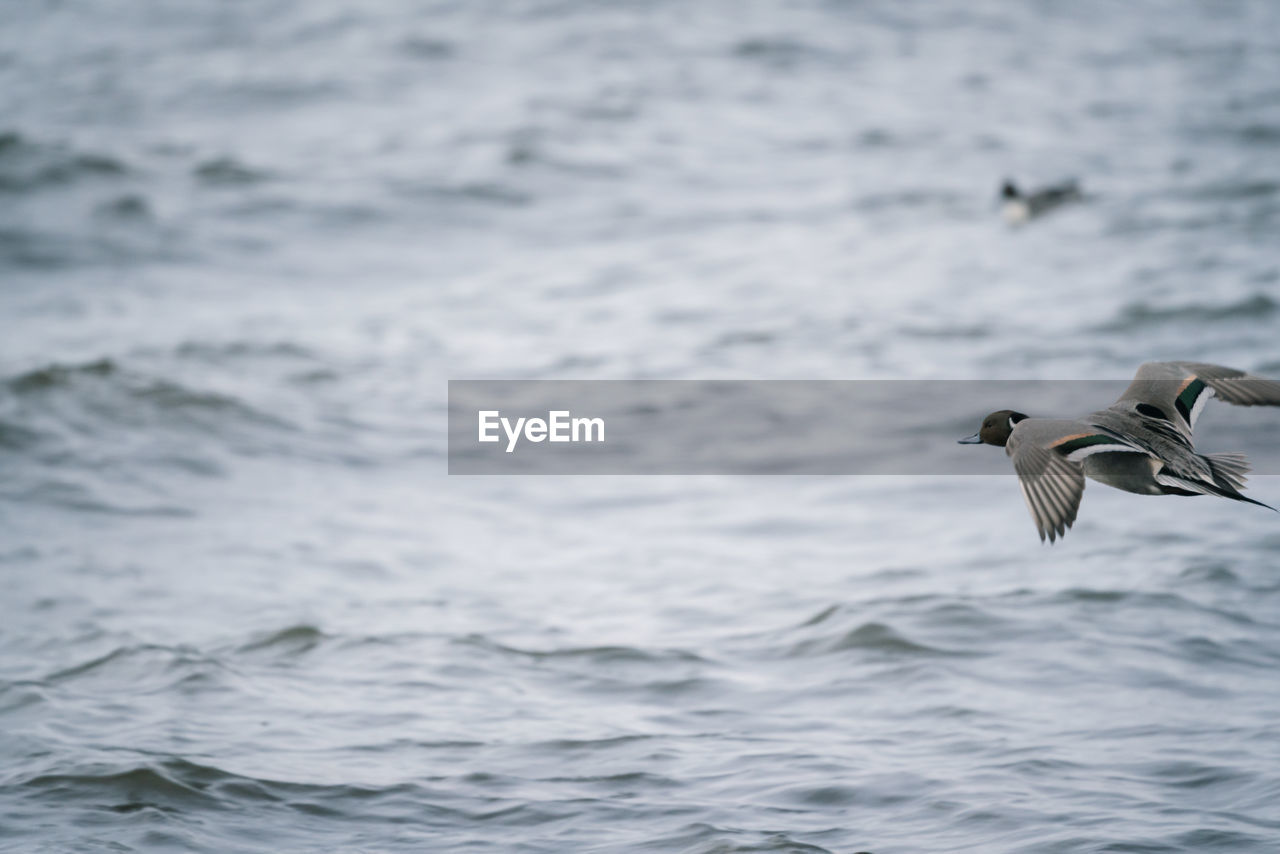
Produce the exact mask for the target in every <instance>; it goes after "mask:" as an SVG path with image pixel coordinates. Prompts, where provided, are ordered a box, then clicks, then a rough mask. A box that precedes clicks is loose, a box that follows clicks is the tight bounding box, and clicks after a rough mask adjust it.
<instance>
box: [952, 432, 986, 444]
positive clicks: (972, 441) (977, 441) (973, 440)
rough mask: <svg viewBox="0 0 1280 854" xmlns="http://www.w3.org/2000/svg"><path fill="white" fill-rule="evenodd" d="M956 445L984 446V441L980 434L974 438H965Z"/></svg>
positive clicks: (974, 435)
mask: <svg viewBox="0 0 1280 854" xmlns="http://www.w3.org/2000/svg"><path fill="white" fill-rule="evenodd" d="M956 444H958V445H981V444H982V439H981V438H980V437H979V436H978V434H977V433H974V434H973V435H972V436H966V437H965V438H963V439H961V440H960V441H959V442H957V443H956Z"/></svg>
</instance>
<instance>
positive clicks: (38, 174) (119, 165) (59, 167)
mask: <svg viewBox="0 0 1280 854" xmlns="http://www.w3.org/2000/svg"><path fill="white" fill-rule="evenodd" d="M129 172H130V169H129V167H128V166H127V165H126V164H125V163H124V162H123V161H121V160H118V159H117V158H115V157H112V156H110V155H106V154H100V153H97V152H80V151H75V150H74V149H72V148H71V147H69V146H67V145H65V144H62V143H50V142H37V141H34V140H31V139H28V138H27V137H26V136H24V135H22V134H20V133H18V132H17V131H6V132H0V193H32V192H37V191H40V190H43V189H46V188H49V187H58V186H65V185H68V184H72V183H75V182H78V181H83V180H102V179H114V178H121V177H124V176H126V175H128V174H129Z"/></svg>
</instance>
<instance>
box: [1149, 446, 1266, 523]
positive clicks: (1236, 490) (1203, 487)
mask: <svg viewBox="0 0 1280 854" xmlns="http://www.w3.org/2000/svg"><path fill="white" fill-rule="evenodd" d="M1201 459H1203V460H1204V461H1205V462H1206V463H1207V464H1208V466H1209V471H1210V473H1211V474H1212V476H1213V480H1212V481H1208V480H1203V479H1201V478H1198V477H1186V476H1180V475H1176V474H1174V473H1172V472H1170V471H1169V470H1168V469H1167V468H1163V469H1161V470H1160V471H1159V473H1157V474H1156V482H1157V483H1160V484H1163V485H1164V486H1167V487H1169V488H1170V489H1172V490H1179V491H1181V494H1183V495H1185V494H1187V493H1191V494H1195V495H1216V496H1218V497H1219V498H1230V499H1231V500H1232V501H1243V502H1244V503H1246V504H1256V505H1258V506H1259V507H1265V508H1267V509H1268V510H1273V511H1275V512H1277V513H1280V510H1276V508H1274V507H1272V506H1271V505H1270V504H1264V503H1263V502H1261V501H1255V500H1254V499H1252V498H1249V497H1248V496H1247V495H1241V494H1240V490H1241V489H1242V488H1243V487H1244V482H1245V480H1247V478H1246V477H1245V476H1244V475H1245V472H1247V471H1249V462H1248V460H1246V459H1245V456H1244V454H1207V455H1205V456H1203V457H1201Z"/></svg>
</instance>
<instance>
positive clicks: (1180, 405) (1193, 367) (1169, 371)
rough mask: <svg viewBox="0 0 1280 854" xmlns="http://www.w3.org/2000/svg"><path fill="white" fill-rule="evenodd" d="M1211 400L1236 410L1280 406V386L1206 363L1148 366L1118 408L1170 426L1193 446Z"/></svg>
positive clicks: (1127, 389) (1141, 367)
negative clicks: (1127, 408)
mask: <svg viewBox="0 0 1280 854" xmlns="http://www.w3.org/2000/svg"><path fill="white" fill-rule="evenodd" d="M1211 397H1217V398H1218V399H1220V400H1224V401H1226V402H1227V403H1233V404H1235V405H1236V406H1280V382H1276V381H1275V380H1269V379H1267V378H1265V377H1257V376H1254V375H1252V374H1250V373H1247V372H1245V371H1239V370H1236V369H1235V368H1227V367H1224V366H1222V365H1210V364H1207V363H1204V362H1146V363H1144V364H1143V365H1141V366H1139V368H1138V373H1137V374H1136V375H1135V376H1134V378H1133V382H1131V383H1129V387H1128V388H1126V389H1125V390H1124V394H1122V395H1120V400H1119V401H1117V402H1116V405H1117V406H1119V405H1121V404H1125V405H1133V406H1134V408H1135V410H1136V412H1137V413H1138V414H1139V415H1142V416H1145V417H1147V418H1149V419H1153V420H1155V421H1161V420H1163V421H1167V422H1169V424H1170V425H1172V426H1173V427H1174V429H1176V430H1177V431H1178V432H1179V433H1181V434H1182V435H1183V436H1184V437H1185V439H1186V440H1187V443H1188V444H1190V441H1191V433H1192V431H1193V430H1195V426H1196V419H1197V418H1199V417H1200V412H1201V410H1203V409H1204V405H1205V404H1206V403H1208V401H1209V398H1211ZM1113 408H1114V407H1113Z"/></svg>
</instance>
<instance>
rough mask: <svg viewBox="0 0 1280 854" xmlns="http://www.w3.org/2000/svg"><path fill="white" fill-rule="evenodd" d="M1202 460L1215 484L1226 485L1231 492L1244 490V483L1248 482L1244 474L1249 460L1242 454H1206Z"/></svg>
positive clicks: (1247, 469) (1247, 468)
mask: <svg viewBox="0 0 1280 854" xmlns="http://www.w3.org/2000/svg"><path fill="white" fill-rule="evenodd" d="M1204 458H1205V460H1206V461H1207V462H1208V463H1209V470H1210V471H1211V472H1213V479H1214V481H1215V482H1216V483H1219V484H1226V485H1227V486H1230V487H1231V488H1232V489H1233V490H1240V489H1244V482H1245V481H1246V480H1248V478H1247V477H1245V474H1246V473H1247V472H1248V471H1249V460H1248V459H1246V458H1245V455H1244V454H1206V455H1205V457H1204Z"/></svg>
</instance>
